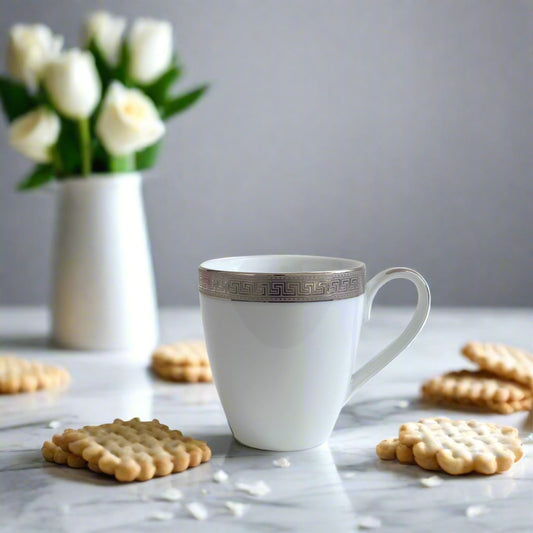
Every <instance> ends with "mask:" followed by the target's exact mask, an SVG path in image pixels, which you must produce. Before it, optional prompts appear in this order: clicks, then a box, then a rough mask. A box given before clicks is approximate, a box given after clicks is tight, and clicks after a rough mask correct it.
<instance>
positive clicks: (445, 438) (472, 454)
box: [398, 418, 523, 475]
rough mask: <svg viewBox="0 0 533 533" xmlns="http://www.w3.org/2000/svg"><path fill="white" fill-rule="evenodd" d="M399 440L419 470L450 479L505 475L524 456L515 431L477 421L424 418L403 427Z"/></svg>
mask: <svg viewBox="0 0 533 533" xmlns="http://www.w3.org/2000/svg"><path fill="white" fill-rule="evenodd" d="M398 438H399V441H400V443H401V444H405V445H406V446H408V447H411V448H412V450H413V455H414V459H415V461H416V463H417V464H418V465H419V466H421V467H422V468H424V469H426V470H438V469H442V470H444V471H445V472H447V473H448V474H451V475H461V474H468V473H469V472H479V473H480V474H487V475H488V474H495V473H500V472H504V471H506V470H509V469H510V468H511V466H512V465H513V464H514V463H515V462H516V461H518V460H520V458H521V457H522V456H523V451H522V446H521V444H522V443H521V441H520V439H519V438H518V431H517V430H516V429H515V428H513V427H510V426H498V425H496V424H489V423H485V422H478V421H476V420H468V421H466V420H450V419H449V418H425V419H422V420H420V421H419V422H410V423H407V424H402V426H401V427H400V431H399V435H398Z"/></svg>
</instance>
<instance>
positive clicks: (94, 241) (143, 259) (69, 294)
mask: <svg viewBox="0 0 533 533" xmlns="http://www.w3.org/2000/svg"><path fill="white" fill-rule="evenodd" d="M141 186H142V178H141V176H140V174H138V173H124V174H95V175H93V176H89V177H87V178H81V177H80V178H76V179H67V180H63V181H61V182H58V185H57V218H56V234H55V247H54V266H53V281H52V322H53V325H52V339H53V342H54V343H55V344H57V345H59V346H62V347H65V348H70V349H78V350H133V351H135V352H136V353H146V351H148V350H150V349H152V348H153V347H154V346H155V344H156V342H157V335H158V327H157V304H156V294H155V284H154V275H153V268H152V259H151V254H150V245H149V240H148V232H147V229H146V219H145V214H144V207H143V199H142V189H141Z"/></svg>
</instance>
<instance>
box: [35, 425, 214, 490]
mask: <svg viewBox="0 0 533 533" xmlns="http://www.w3.org/2000/svg"><path fill="white" fill-rule="evenodd" d="M52 441H53V444H55V445H56V446H58V447H59V448H61V450H63V451H64V452H70V453H72V454H74V455H76V456H78V457H81V458H83V459H84V460H85V461H87V463H88V466H89V468H91V470H95V471H101V472H103V473H105V474H108V475H110V476H114V477H115V478H116V479H117V480H118V481H146V480H148V479H152V478H153V477H154V476H166V475H168V474H171V473H173V472H182V471H183V470H186V469H187V468H190V467H194V466H198V465H199V464H200V463H203V462H206V461H209V459H210V458H211V450H210V448H209V446H207V444H206V443H205V442H203V441H199V440H195V439H193V438H191V437H185V436H184V435H183V434H182V433H181V431H177V430H171V429H169V427H168V426H166V425H164V424H161V423H160V422H159V421H158V420H152V421H150V422H141V421H140V420H139V419H138V418H133V419H132V420H129V421H123V420H120V419H116V420H115V421H114V422H113V423H112V424H103V425H100V426H85V427H83V428H81V429H67V430H65V432H64V433H63V434H58V435H54V437H53V439H52ZM45 458H46V456H45Z"/></svg>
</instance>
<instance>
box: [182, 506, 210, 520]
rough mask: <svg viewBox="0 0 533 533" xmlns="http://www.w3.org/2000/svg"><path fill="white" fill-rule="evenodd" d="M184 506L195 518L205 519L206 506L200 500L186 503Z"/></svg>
mask: <svg viewBox="0 0 533 533" xmlns="http://www.w3.org/2000/svg"><path fill="white" fill-rule="evenodd" d="M185 507H186V508H187V511H189V513H190V514H191V516H193V517H194V518H196V520H205V519H206V518H207V516H208V514H207V508H206V506H205V505H204V504H203V503H200V502H191V503H186V504H185Z"/></svg>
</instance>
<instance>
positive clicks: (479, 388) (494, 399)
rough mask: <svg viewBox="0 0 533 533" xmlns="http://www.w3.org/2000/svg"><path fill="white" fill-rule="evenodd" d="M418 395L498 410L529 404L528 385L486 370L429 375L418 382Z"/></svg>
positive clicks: (455, 404)
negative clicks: (430, 377)
mask: <svg viewBox="0 0 533 533" xmlns="http://www.w3.org/2000/svg"><path fill="white" fill-rule="evenodd" d="M422 397H423V398H425V399H426V400H429V401H433V402H436V403H444V404H447V405H450V406H452V407H459V408H461V407H464V406H467V407H477V408H482V409H488V410H490V411H495V412H497V413H502V414H509V413H514V412H515V411H527V410H529V409H531V407H532V406H533V395H532V393H531V390H530V389H529V388H528V387H526V386H525V385H522V384H520V383H516V382H514V381H511V380H508V379H504V378H501V377H499V376H497V375H495V374H493V373H491V372H487V371H486V370H478V371H471V370H460V371H457V372H448V373H446V374H444V375H442V376H438V377H436V378H433V379H430V380H428V381H426V382H425V383H424V384H423V385H422Z"/></svg>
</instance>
